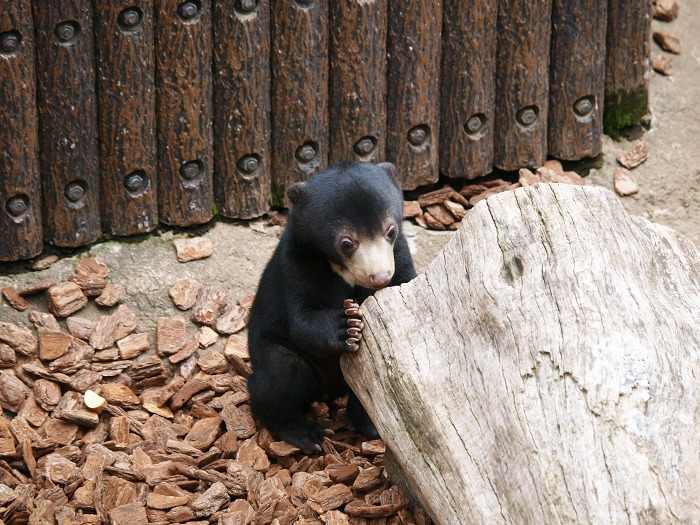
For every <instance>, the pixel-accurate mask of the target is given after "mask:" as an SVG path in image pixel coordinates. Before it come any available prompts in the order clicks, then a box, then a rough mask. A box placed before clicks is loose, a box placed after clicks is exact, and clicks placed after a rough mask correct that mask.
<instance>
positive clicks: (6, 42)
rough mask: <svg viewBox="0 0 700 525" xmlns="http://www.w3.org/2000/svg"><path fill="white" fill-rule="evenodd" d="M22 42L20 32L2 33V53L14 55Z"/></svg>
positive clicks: (0, 46)
mask: <svg viewBox="0 0 700 525" xmlns="http://www.w3.org/2000/svg"><path fill="white" fill-rule="evenodd" d="M20 42H22V36H21V35H20V34H19V31H4V32H2V33H0V53H7V54H9V53H14V52H15V51H16V50H17V48H18V47H19V44H20Z"/></svg>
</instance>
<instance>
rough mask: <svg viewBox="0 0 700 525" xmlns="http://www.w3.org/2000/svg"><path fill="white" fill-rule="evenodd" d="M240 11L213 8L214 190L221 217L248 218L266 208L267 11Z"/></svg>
mask: <svg viewBox="0 0 700 525" xmlns="http://www.w3.org/2000/svg"><path fill="white" fill-rule="evenodd" d="M246 5H247V4H246ZM242 6H243V4H241V3H240V2H236V1H233V0H225V1H217V2H215V3H214V11H213V16H214V21H213V24H214V190H215V197H216V205H217V206H218V208H219V210H220V211H221V214H222V215H224V216H226V217H233V218H241V219H251V218H253V217H259V216H260V215H262V214H263V213H265V212H266V211H267V210H268V209H269V208H270V203H269V200H270V166H271V164H272V158H271V156H272V155H271V150H270V6H269V1H268V0H258V1H257V2H256V3H255V7H254V8H253V9H252V10H250V11H245V10H243V7H242Z"/></svg>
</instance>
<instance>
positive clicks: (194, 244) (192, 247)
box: [173, 237, 214, 263]
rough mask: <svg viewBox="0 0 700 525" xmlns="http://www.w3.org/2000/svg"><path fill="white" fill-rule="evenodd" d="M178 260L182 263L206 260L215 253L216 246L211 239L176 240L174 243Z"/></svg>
mask: <svg viewBox="0 0 700 525" xmlns="http://www.w3.org/2000/svg"><path fill="white" fill-rule="evenodd" d="M173 244H174V245H175V251H176V252H177V260H178V261H180V262H183V263H184V262H189V261H195V260H197V259H204V258H206V257H209V256H210V255H211V254H212V253H214V245H213V243H212V242H211V240H210V239H206V238H204V237H193V238H191V239H175V240H174V241H173Z"/></svg>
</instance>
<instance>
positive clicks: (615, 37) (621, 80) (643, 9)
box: [605, 0, 651, 133]
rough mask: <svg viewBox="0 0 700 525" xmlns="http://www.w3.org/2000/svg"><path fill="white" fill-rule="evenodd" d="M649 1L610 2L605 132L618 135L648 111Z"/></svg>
mask: <svg viewBox="0 0 700 525" xmlns="http://www.w3.org/2000/svg"><path fill="white" fill-rule="evenodd" d="M650 31H651V2H650V0H631V1H630V0H609V3H608V27H607V46H606V50H607V56H606V59H605V129H606V131H608V130H610V131H609V132H612V133H617V132H618V131H619V130H620V129H621V128H623V127H626V126H632V125H635V124H637V123H638V122H639V120H640V119H641V118H642V117H643V116H644V115H645V114H646V113H647V112H648V110H649V75H650V67H649V33H650Z"/></svg>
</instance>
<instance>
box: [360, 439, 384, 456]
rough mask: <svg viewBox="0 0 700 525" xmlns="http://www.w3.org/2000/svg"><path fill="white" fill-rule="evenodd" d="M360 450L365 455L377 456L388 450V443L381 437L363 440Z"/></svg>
mask: <svg viewBox="0 0 700 525" xmlns="http://www.w3.org/2000/svg"><path fill="white" fill-rule="evenodd" d="M360 450H361V451H362V454H363V455H364V456H376V455H378V454H384V453H385V452H386V445H385V444H384V441H382V440H381V439H374V440H372V441H363V442H362V446H361V447H360Z"/></svg>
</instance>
